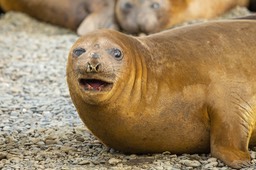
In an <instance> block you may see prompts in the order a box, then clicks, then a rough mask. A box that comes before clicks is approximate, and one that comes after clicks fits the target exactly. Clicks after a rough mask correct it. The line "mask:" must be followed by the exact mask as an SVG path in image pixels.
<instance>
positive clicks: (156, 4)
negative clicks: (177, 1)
mask: <svg viewBox="0 0 256 170" xmlns="http://www.w3.org/2000/svg"><path fill="white" fill-rule="evenodd" d="M150 7H151V8H152V9H158V8H160V4H159V3H157V2H154V3H152V4H151V5H150Z"/></svg>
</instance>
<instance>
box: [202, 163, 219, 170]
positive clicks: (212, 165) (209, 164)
mask: <svg viewBox="0 0 256 170" xmlns="http://www.w3.org/2000/svg"><path fill="white" fill-rule="evenodd" d="M217 165H218V162H217V161H216V162H210V163H208V164H206V165H205V166H204V168H206V169H209V168H214V167H216V166H217Z"/></svg>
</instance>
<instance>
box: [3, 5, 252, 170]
mask: <svg viewBox="0 0 256 170" xmlns="http://www.w3.org/2000/svg"><path fill="white" fill-rule="evenodd" d="M245 14H248V11H247V10H246V9H244V8H238V9H236V10H233V11H232V12H230V13H229V14H228V15H225V18H226V17H231V16H242V15H245ZM190 23H191V22H190ZM192 23H193V22H192ZM77 38H78V37H77V35H75V34H74V33H72V32H70V31H68V30H65V29H62V28H58V27H54V26H51V25H48V24H45V23H40V22H38V21H36V20H34V19H31V18H29V17H27V16H26V15H23V14H19V13H7V14H5V15H3V16H1V18H0V169H3V170H12V169H29V170H33V169H48V170H50V169H135V170H136V169H151V170H154V169H157V170H164V169H174V170H175V169H176V170H177V169H230V168H228V167H227V166H225V165H224V164H223V163H222V162H220V161H219V160H217V159H215V158H212V157H211V156H210V155H208V154H200V155H198V154H193V155H188V154H183V155H179V156H177V155H174V154H171V153H169V152H164V153H162V154H153V155H152V154H151V155H124V154H121V153H118V152H116V151H114V150H113V149H110V148H107V147H105V146H103V145H102V144H101V143H100V142H99V141H98V140H97V139H96V138H95V137H94V136H92V135H91V134H90V133H89V132H88V130H87V129H86V127H85V126H84V125H83V123H82V122H81V121H80V119H79V117H78V115H77V113H76V111H75V108H74V106H73V105H72V102H71V100H70V98H69V93H68V88H67V85H66V76H65V67H66V59H67V55H68V50H69V48H70V47H71V45H72V44H73V43H74V41H75V40H76V39H77ZM255 151H256V148H252V150H251V151H250V153H251V156H252V158H254V159H253V160H252V162H253V163H254V164H255V163H256V152H255ZM254 168H255V167H254ZM254 168H253V166H252V167H251V168H247V169H254Z"/></svg>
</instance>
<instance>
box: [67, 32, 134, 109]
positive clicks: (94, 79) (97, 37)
mask: <svg viewBox="0 0 256 170" xmlns="http://www.w3.org/2000/svg"><path fill="white" fill-rule="evenodd" d="M124 36H125V35H124V34H121V33H118V32H116V31H112V30H98V31H95V32H91V33H89V34H86V35H85V36H82V37H80V38H79V39H78V40H77V42H76V43H75V44H74V45H73V47H72V48H71V50H70V53H69V59H68V65H67V80H68V84H69V89H70V91H71V95H72V94H73V93H72V91H75V94H78V95H79V96H80V97H81V98H82V99H83V101H84V102H86V103H90V104H100V103H105V102H107V101H108V100H109V99H110V98H112V97H115V95H118V93H119V91H121V90H122V88H123V87H124V86H125V83H126V82H127V80H126V79H124V77H128V75H129V71H131V69H127V68H128V66H129V65H130V64H131V62H132V60H133V59H132V58H131V57H126V56H128V55H130V54H127V52H129V51H128V50H126V48H129V47H127V44H124V43H123V42H124V41H121V40H122V39H124V38H125V37H124ZM127 37H128V36H127ZM128 39H129V38H128ZM125 70H129V71H125Z"/></svg>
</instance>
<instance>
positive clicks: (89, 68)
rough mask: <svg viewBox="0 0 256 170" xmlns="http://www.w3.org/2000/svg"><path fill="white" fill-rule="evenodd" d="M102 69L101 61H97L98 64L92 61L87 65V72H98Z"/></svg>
mask: <svg viewBox="0 0 256 170" xmlns="http://www.w3.org/2000/svg"><path fill="white" fill-rule="evenodd" d="M100 70H101V64H100V63H97V64H91V63H90V62H88V63H87V66H86V71H87V73H97V72H100Z"/></svg>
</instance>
